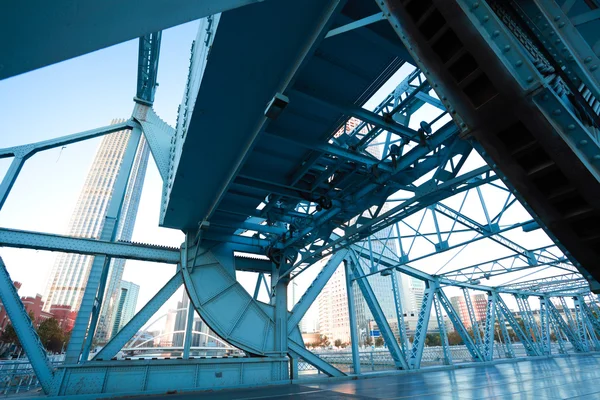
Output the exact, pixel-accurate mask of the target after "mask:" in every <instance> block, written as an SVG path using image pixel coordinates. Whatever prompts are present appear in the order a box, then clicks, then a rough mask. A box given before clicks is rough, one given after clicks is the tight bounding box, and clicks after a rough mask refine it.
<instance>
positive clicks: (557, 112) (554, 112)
mask: <svg viewBox="0 0 600 400" xmlns="http://www.w3.org/2000/svg"><path fill="white" fill-rule="evenodd" d="M561 112H562V111H560V108H557V109H556V110H554V111H552V114H554V115H560V113H561Z"/></svg>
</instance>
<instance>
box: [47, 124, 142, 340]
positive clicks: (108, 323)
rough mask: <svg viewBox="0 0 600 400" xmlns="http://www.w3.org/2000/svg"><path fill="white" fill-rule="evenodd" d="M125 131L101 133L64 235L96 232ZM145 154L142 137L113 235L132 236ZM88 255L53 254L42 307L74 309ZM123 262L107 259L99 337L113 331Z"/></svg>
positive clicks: (90, 235)
mask: <svg viewBox="0 0 600 400" xmlns="http://www.w3.org/2000/svg"><path fill="white" fill-rule="evenodd" d="M119 122H122V120H113V121H112V124H116V123H119ZM129 136H130V133H129V131H127V130H123V131H119V132H115V133H112V134H110V135H106V136H104V138H103V139H102V142H101V144H100V147H99V148H98V151H97V152H96V156H95V157H94V161H93V163H92V166H91V167H90V170H89V172H88V176H87V178H86V180H85V184H84V186H83V188H82V190H81V193H80V194H79V199H78V200H77V204H76V206H75V210H74V211H73V214H72V216H71V220H70V221H69V225H68V229H67V234H68V235H69V236H77V237H87V238H99V236H100V233H101V231H102V228H103V225H104V216H105V214H106V210H107V208H108V204H109V201H110V198H111V196H112V193H113V190H114V184H115V181H116V179H117V175H118V173H119V170H120V168H121V164H122V161H123V156H124V154H125V149H126V147H127V142H128V140H129ZM148 154H149V148H148V145H147V144H146V141H145V140H144V139H143V138H142V139H141V140H140V143H139V145H138V148H137V153H136V156H135V161H134V165H133V168H132V171H131V176H130V178H129V182H128V184H127V191H126V193H125V198H124V201H123V206H122V210H121V218H120V221H119V225H118V227H117V236H116V237H117V239H119V240H131V237H132V234H133V227H134V224H135V218H136V216H137V209H138V205H139V201H140V197H141V192H142V185H143V181H144V176H145V173H146V166H147V164H148ZM93 258H94V257H92V256H85V255H80V254H60V255H59V256H58V257H57V258H56V261H55V263H54V266H53V268H52V272H51V274H50V279H49V281H48V284H47V286H46V291H45V296H44V298H45V299H46V301H45V304H44V310H45V311H48V310H50V307H52V305H68V306H71V309H72V310H74V311H77V310H78V309H79V306H80V304H81V300H82V297H83V292H84V289H85V285H86V282H87V278H88V275H89V272H90V268H91V265H92V261H93ZM124 266H125V260H121V259H113V260H111V263H110V267H109V275H108V282H107V285H106V291H105V294H104V302H103V307H102V311H101V314H100V319H99V321H98V329H97V331H96V337H97V338H98V339H99V340H101V341H102V340H107V339H108V338H109V336H110V334H111V333H112V332H111V331H112V326H113V323H112V321H113V319H114V311H115V305H116V302H117V300H118V298H119V294H120V291H119V287H120V283H121V277H122V275H123V268H124Z"/></svg>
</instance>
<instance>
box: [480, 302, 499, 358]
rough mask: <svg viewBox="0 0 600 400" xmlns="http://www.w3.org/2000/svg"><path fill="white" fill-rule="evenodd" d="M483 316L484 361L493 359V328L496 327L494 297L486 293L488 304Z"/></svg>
mask: <svg viewBox="0 0 600 400" xmlns="http://www.w3.org/2000/svg"><path fill="white" fill-rule="evenodd" d="M485 313H486V315H485V335H484V341H483V357H484V359H485V361H492V360H493V358H494V327H495V325H496V295H495V294H494V293H488V302H487V309H486V312H485Z"/></svg>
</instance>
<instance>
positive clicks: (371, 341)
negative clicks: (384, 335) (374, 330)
mask: <svg viewBox="0 0 600 400" xmlns="http://www.w3.org/2000/svg"><path fill="white" fill-rule="evenodd" d="M371 345H373V339H372V338H371V336H367V337H366V339H365V346H371Z"/></svg>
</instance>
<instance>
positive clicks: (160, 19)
mask: <svg viewBox="0 0 600 400" xmlns="http://www.w3.org/2000/svg"><path fill="white" fill-rule="evenodd" d="M257 1H260V0H202V1H200V2H198V1H192V0H178V1H177V2H175V3H172V2H170V3H165V2H163V1H160V0H152V1H147V2H144V5H143V7H140V4H138V3H126V4H124V3H123V2H122V1H119V0H110V1H106V2H103V3H96V2H94V1H85V2H82V3H78V4H74V3H72V2H71V1H70V0H59V1H56V2H53V3H52V4H50V3H47V2H45V1H43V0H35V1H32V2H28V3H27V4H25V3H22V2H20V1H9V2H7V3H4V4H3V7H2V14H0V35H1V36H2V37H11V40H2V41H0V53H1V54H3V55H4V57H3V62H2V68H0V79H4V78H8V77H10V76H13V75H18V74H22V73H24V72H27V71H31V70H33V69H36V68H40V67H44V66H46V65H49V64H53V63H56V62H60V61H63V60H67V59H69V58H73V57H77V56H80V55H82V54H86V53H90V52H92V51H95V50H100V49H102V48H105V47H108V46H112V45H115V44H118V43H121V42H125V41H127V40H131V39H136V38H138V37H140V36H144V35H146V34H149V33H152V32H157V31H160V30H162V29H166V28H170V27H172V26H175V25H179V24H183V23H185V22H189V21H193V20H195V19H198V18H202V17H206V16H208V15H212V14H215V13H219V12H221V11H225V10H229V9H233V8H236V7H241V6H245V5H247V4H252V3H256V2H257ZM274 1H277V0H274Z"/></svg>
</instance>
